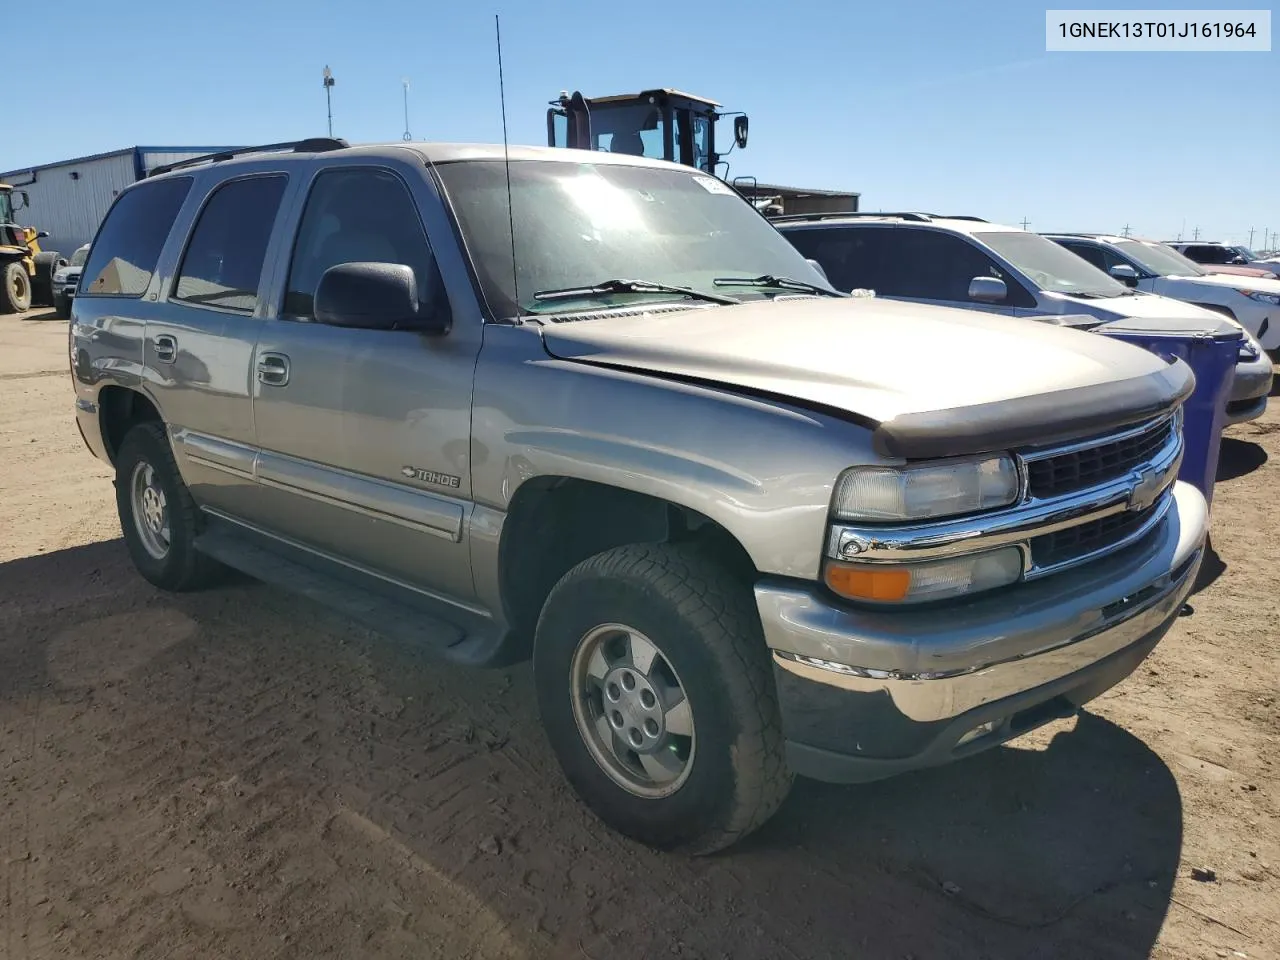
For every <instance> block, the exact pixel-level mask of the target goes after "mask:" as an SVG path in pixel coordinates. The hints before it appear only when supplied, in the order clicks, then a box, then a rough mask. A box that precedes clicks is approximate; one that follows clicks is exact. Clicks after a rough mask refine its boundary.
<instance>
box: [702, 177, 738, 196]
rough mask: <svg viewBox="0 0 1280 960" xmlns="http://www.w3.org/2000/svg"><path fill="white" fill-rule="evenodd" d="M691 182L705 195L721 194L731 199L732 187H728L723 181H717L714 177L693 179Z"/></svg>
mask: <svg viewBox="0 0 1280 960" xmlns="http://www.w3.org/2000/svg"><path fill="white" fill-rule="evenodd" d="M693 182H694V183H696V184H698V185H699V186H700V187H702V189H703V190H705V191H707V193H721V194H724V195H725V196H726V197H732V196H733V195H734V193H733V187H731V186H729V185H728V184H727V183H725V182H724V181H723V180H717V179H716V178H715V177H694V178H693Z"/></svg>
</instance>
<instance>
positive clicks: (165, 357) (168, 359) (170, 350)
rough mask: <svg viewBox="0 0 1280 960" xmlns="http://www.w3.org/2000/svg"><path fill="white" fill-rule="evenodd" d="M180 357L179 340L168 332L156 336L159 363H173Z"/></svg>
mask: <svg viewBox="0 0 1280 960" xmlns="http://www.w3.org/2000/svg"><path fill="white" fill-rule="evenodd" d="M177 359H178V341H177V339H175V338H174V337H171V336H169V334H167V333H162V334H160V335H159V336H158V337H156V360H157V361H158V362H159V363H173V361H175V360H177Z"/></svg>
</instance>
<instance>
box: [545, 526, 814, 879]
mask: <svg viewBox="0 0 1280 960" xmlns="http://www.w3.org/2000/svg"><path fill="white" fill-rule="evenodd" d="M534 673H535V677H536V681H537V684H536V685H537V694H538V705H539V710H540V713H541V715H542V722H543V725H544V727H545V728H546V731H547V736H548V738H549V739H550V741H551V746H552V748H553V749H554V750H555V753H556V756H557V758H558V759H559V761H560V766H561V768H562V769H563V771H564V774H565V776H566V778H567V779H568V780H569V782H570V784H571V785H572V786H573V788H574V790H575V791H577V793H578V795H579V796H580V797H582V799H583V800H584V802H585V803H586V804H587V805H588V806H589V807H590V808H591V809H592V810H593V811H594V812H595V814H596V815H597V816H599V817H600V819H601V820H603V821H604V822H605V823H606V824H608V825H609V826H610V827H612V828H613V829H615V830H617V831H618V832H619V833H622V834H625V835H626V836H629V837H632V838H633V839H635V840H638V841H640V842H642V843H645V844H647V845H649V846H653V847H657V848H659V849H664V850H680V851H683V852H687V853H693V854H704V853H710V852H713V851H715V850H719V849H722V848H724V847H727V846H729V845H730V844H732V843H735V842H736V841H738V840H739V839H741V838H742V837H745V836H746V835H747V834H749V833H751V832H752V831H753V830H755V829H756V828H757V827H759V826H760V825H761V824H763V823H764V822H765V821H766V820H768V819H769V817H771V816H772V815H773V814H774V812H775V811H776V810H777V809H778V807H779V806H780V805H781V804H782V801H783V800H784V799H785V798H786V796H787V793H788V791H789V790H790V787H791V779H792V778H791V774H790V772H789V771H788V770H787V767H786V763H785V758H784V747H783V737H782V725H781V718H780V714H779V711H778V702H777V694H776V692H775V690H774V686H773V676H772V666H771V663H770V659H769V653H768V648H767V647H766V646H765V642H764V637H763V634H762V632H761V629H760V621H759V617H758V615H757V613H756V610H755V605H754V602H753V600H752V596H751V592H750V589H749V588H748V587H747V586H746V585H745V584H743V583H741V582H739V581H737V580H735V579H734V578H732V577H731V576H730V575H729V574H728V573H727V572H726V571H725V570H724V569H723V568H721V567H720V566H719V565H718V564H716V563H715V562H714V561H713V560H711V559H709V558H708V557H706V556H705V555H703V554H702V553H700V552H698V551H696V550H694V549H691V548H689V547H686V546H678V545H671V544H636V545H629V546H624V547H618V548H616V549H613V550H608V551H605V552H604V553H601V554H597V555H596V556H594V557H591V558H590V559H588V560H585V561H583V562H582V563H580V564H578V565H577V566H576V567H574V568H573V569H572V570H570V571H569V572H568V573H567V574H565V576H564V577H563V578H562V579H561V580H560V582H559V583H558V584H556V586H555V588H554V589H553V590H552V591H551V595H550V596H549V597H548V599H547V602H546V604H545V606H544V608H543V611H542V615H541V617H540V619H539V621H538V628H537V635H536V639H535V646H534Z"/></svg>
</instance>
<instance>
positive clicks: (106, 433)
mask: <svg viewBox="0 0 1280 960" xmlns="http://www.w3.org/2000/svg"><path fill="white" fill-rule="evenodd" d="M98 419H99V422H100V423H101V425H102V442H103V443H104V444H105V445H106V448H107V456H108V457H109V458H110V460H111V462H112V463H113V464H114V463H115V460H116V451H117V450H119V449H120V444H121V443H123V442H124V438H125V434H127V433H128V432H129V431H130V430H132V429H133V428H134V427H135V426H136V425H138V424H139V423H146V422H147V421H148V420H155V421H161V417H160V411H159V410H157V409H156V408H155V404H153V403H152V402H151V401H150V400H148V399H147V398H146V397H145V396H143V395H142V394H141V393H139V392H138V391H137V390H130V389H129V388H128V387H103V388H102V391H101V392H100V393H99V394H98ZM161 422H162V421H161Z"/></svg>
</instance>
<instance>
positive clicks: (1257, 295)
mask: <svg viewBox="0 0 1280 960" xmlns="http://www.w3.org/2000/svg"><path fill="white" fill-rule="evenodd" d="M1236 293H1243V294H1244V295H1245V296H1246V297H1248V298H1249V299H1250V300H1257V301H1258V302H1259V303H1269V304H1271V305H1272V306H1273V307H1280V293H1263V292H1262V291H1261V290H1237V291H1236Z"/></svg>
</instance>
